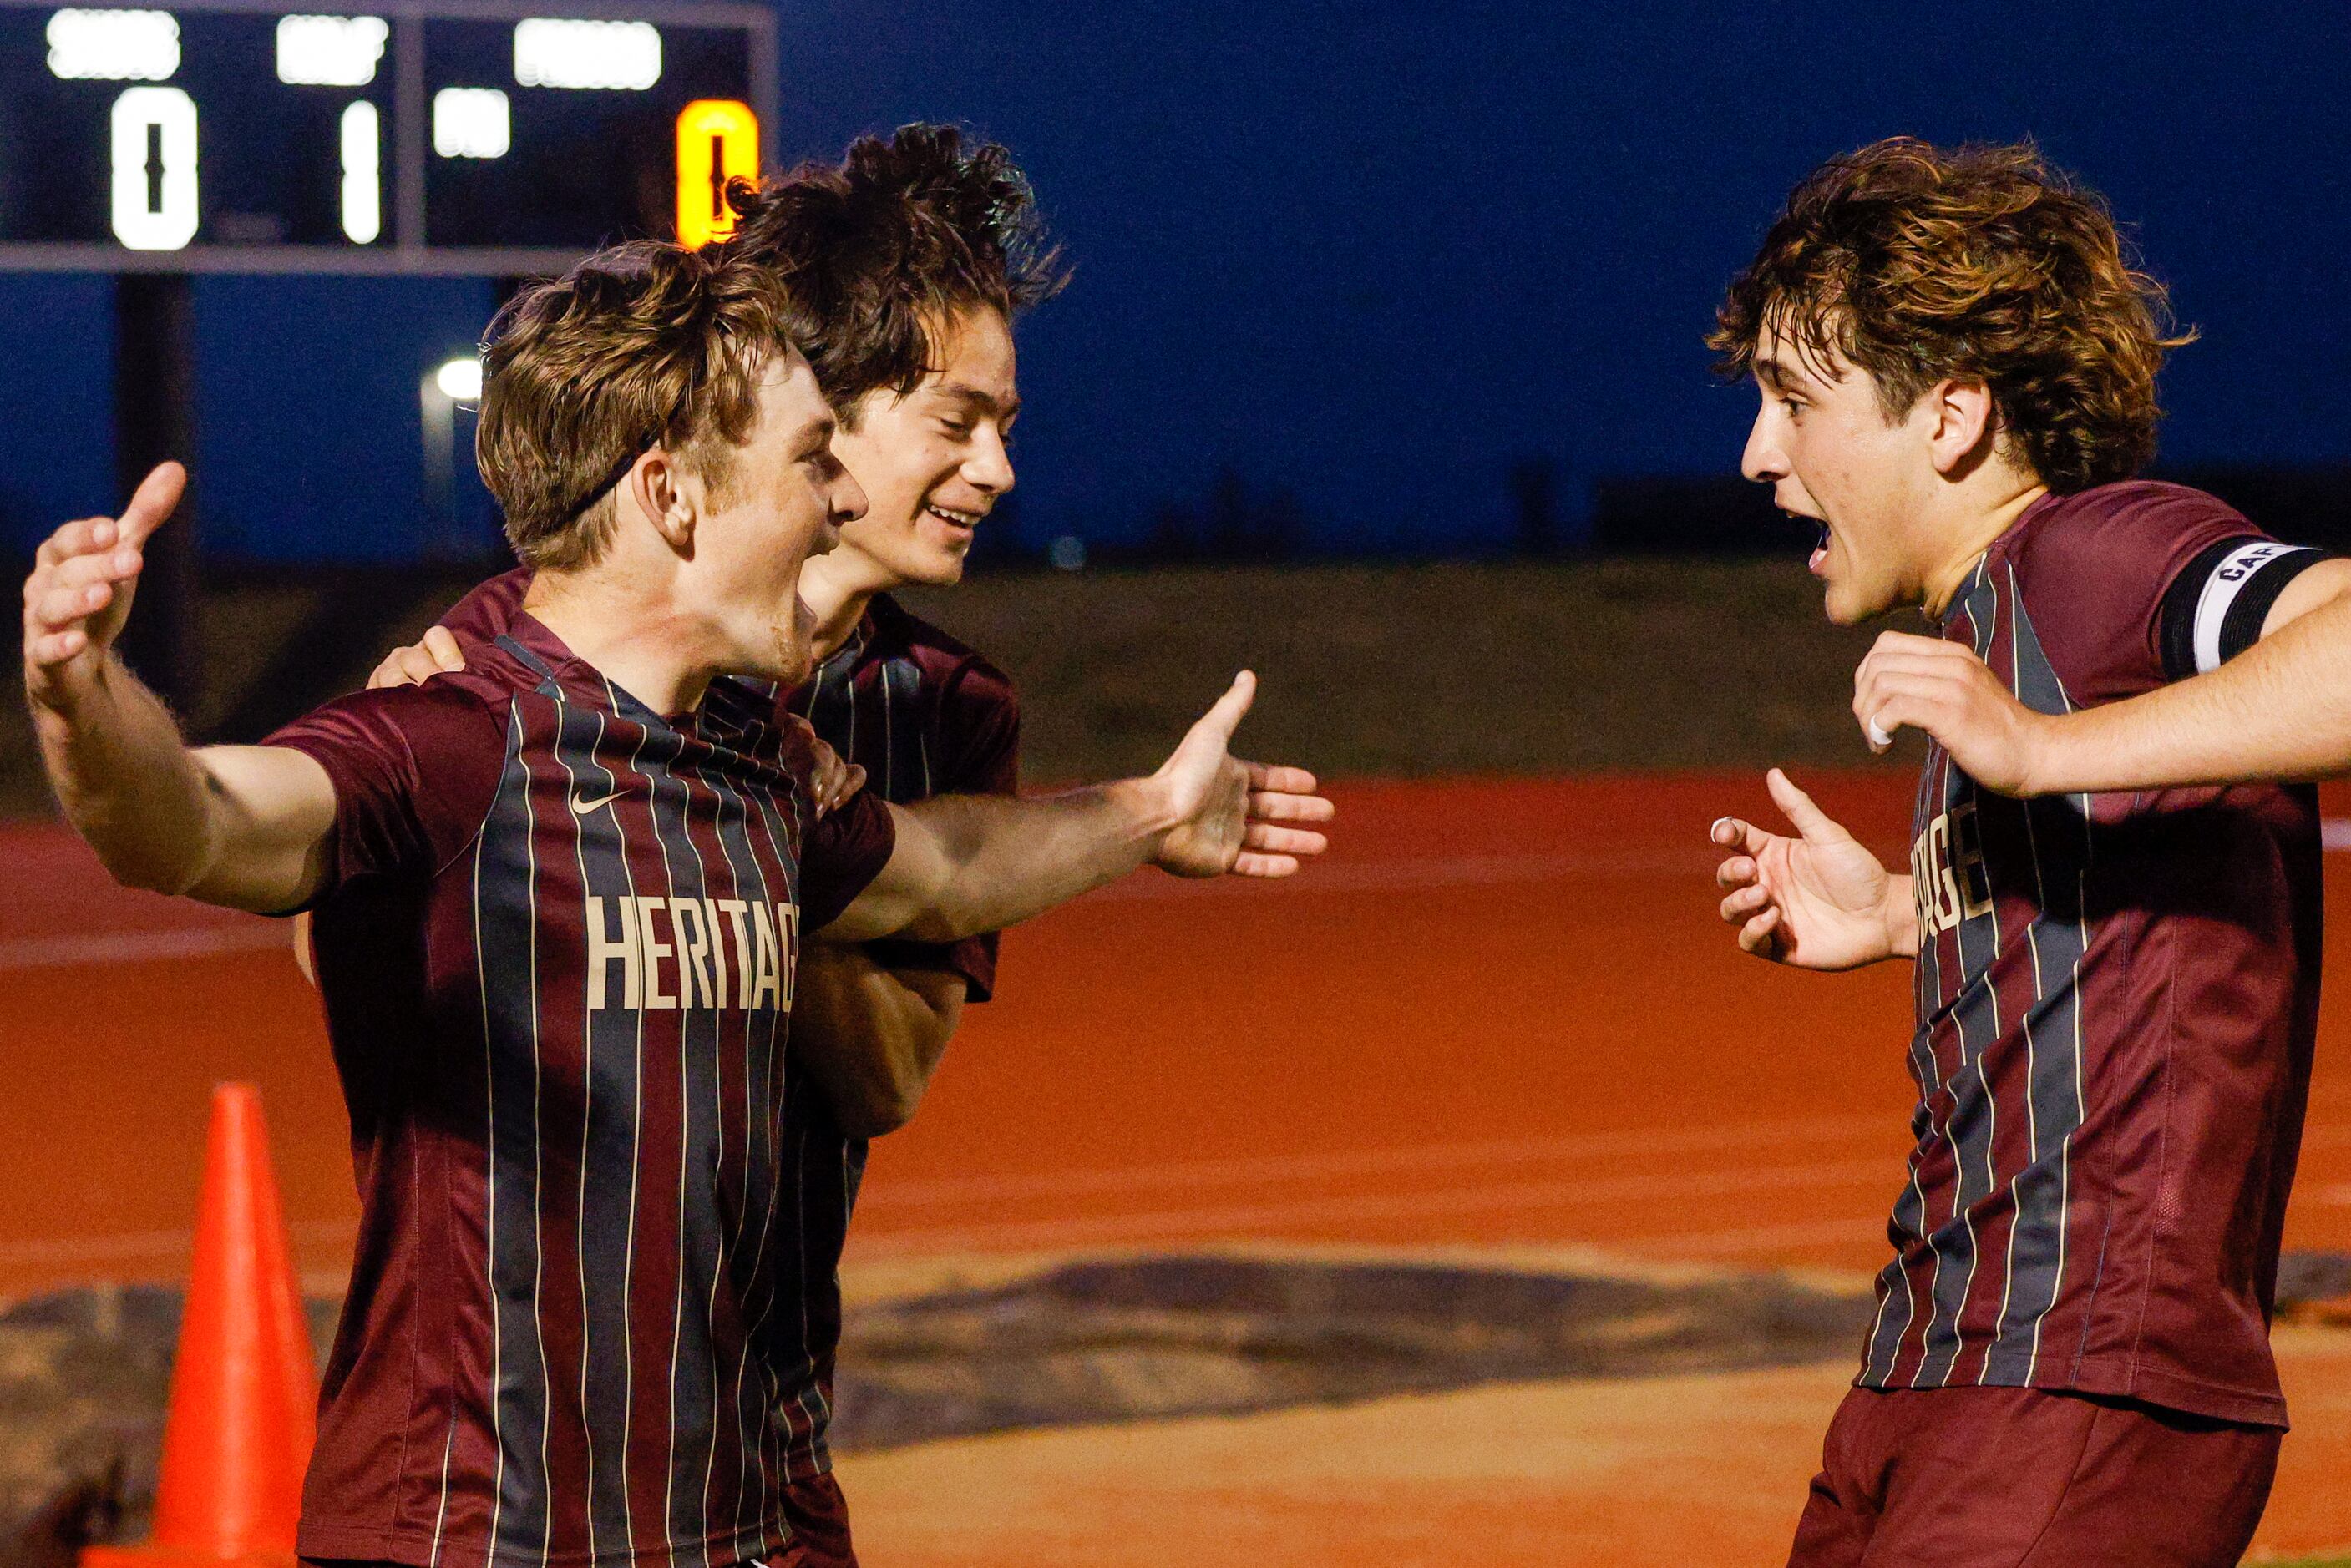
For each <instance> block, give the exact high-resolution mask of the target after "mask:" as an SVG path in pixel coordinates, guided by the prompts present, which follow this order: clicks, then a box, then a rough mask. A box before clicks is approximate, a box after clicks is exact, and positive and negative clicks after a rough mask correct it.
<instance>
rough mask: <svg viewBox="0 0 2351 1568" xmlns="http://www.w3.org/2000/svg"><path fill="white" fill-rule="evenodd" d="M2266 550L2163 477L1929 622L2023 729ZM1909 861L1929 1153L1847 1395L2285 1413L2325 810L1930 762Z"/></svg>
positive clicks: (1919, 1116) (2289, 794)
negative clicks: (2290, 1227)
mask: <svg viewBox="0 0 2351 1568" xmlns="http://www.w3.org/2000/svg"><path fill="white" fill-rule="evenodd" d="M2254 545H2263V546H2265V548H2251V549H2249V548H2245V546H2254ZM2222 546H2231V547H2227V548H2223V547H2222ZM2277 548H2278V547H2277V546H2275V545H2268V544H2267V543H2266V542H2265V541H2263V540H2262V535H2261V534H2260V532H2259V531H2258V530H2256V529H2255V528H2253V527H2252V525H2251V524H2248V523H2247V522H2246V521H2245V519H2244V518H2243V517H2241V516H2240V515H2238V514H2236V513H2234V512H2232V511H2231V510H2230V509H2229V508H2228V507H2227V506H2225V505H2223V504H2220V502H2218V501H2216V500H2214V499H2213V498H2212V497H2210V496H2209V495H2204V494H2201V493H2199V492H2196V491H2193V490H2187V489H2183V488H2180V487H2179V486H2176V485H2168V484H2157V483H2137V482H2135V483H2121V484H2110V485H2105V486H2101V487H2099V488H2096V489H2094V490H2089V491H2085V492H2083V493H2079V494H2074V495H2066V496H2044V497H2043V498H2042V499H2040V500H2038V501H2036V502H2035V503H2033V504H2032V506H2031V507H2030V508H2028V509H2027V510H2026V512H2025V513H2024V514H2023V515H2022V517H2020V518H2019V519H2018V520H2017V522H2016V524H2015V525H2014V526H2012V527H2011V529H2010V530H2009V531H2008V532H2007V533H2005V534H2003V535H2001V537H2000V538H1999V540H1997V541H1996V542H1995V543H1994V544H1993V545H1991V548H1990V550H1989V551H1988V552H1987V553H1986V554H1985V556H1983V558H1982V560H1981V561H1980V563H1979V564H1978V565H1977V566H1976V568H1975V570H1974V572H1973V573H1972V574H1971V576H1970V577H1969V579H1968V581H1967V583H1966V585H1965V586H1964V587H1963V588H1962V590H1961V591H1960V593H1959V597H1958V598H1957V599H1956V600H1955V601H1954V602H1953V604H1952V605H1951V607H1950V608H1949V611H1948V613H1947V614H1946V615H1945V617H1944V618H1943V627H1942V631H1943V636H1944V637H1945V638H1946V639H1950V640H1954V641H1960V642H1965V643H1967V644H1969V645H1970V647H1972V648H1973V649H1975V651H1976V652H1977V653H1978V654H1980V656H1981V657H1982V658H1983V659H1985V660H1986V662H1987V663H1989V664H1990V666H1991V669H1992V670H1993V671H1994V672H1995V673H1996V674H1997V675H1998V676H1999V677H2000V678H2001V680H2004V681H2006V682H2007V683H2008V685H2009V687H2010V689H2011V691H2014V692H2015V694H2016V695H2017V697H2018V698H2019V699H2020V700H2021V701H2022V702H2024V703H2025V704H2026V705H2027V706H2028V707H2031V708H2032V709H2035V710H2037V711H2041V712H2044V713H2063V712H2067V711H2072V710H2074V709H2076V708H2084V707H2090V706H2095V704H2098V703H2102V702H2112V701H2119V700H2121V699H2123V698H2126V697H2130V696H2133V695H2136V694H2137V693H2139V692H2142V691H2148V690H2150V689H2152V688H2154V687H2156V686H2158V685H2159V684H2161V683H2162V682H2163V681H2164V680H2166V679H2167V677H2168V675H2177V674H2179V673H2182V672H2183V671H2181V670H2179V669H2178V668H2177V667H2176V666H2174V667H2172V668H2170V669H2169V670H2168V669H2167V660H2166V659H2165V654H2164V650H2165V648H2166V646H2167V644H2172V645H2196V644H2199V643H2200V644H2202V645H2205V646H2206V647H2207V649H2208V651H2209V649H2210V646H2211V645H2212V643H2213V640H2214V635H2215V634H2213V631H2212V628H2197V627H2194V626H2185V627H2183V626H2181V625H2178V624H2167V609H2166V606H2167V605H2168V606H2169V607H2171V611H2170V613H2171V614H2172V615H2173V616H2174V617H2175V618H2176V617H2177V616H2178V615H2186V616H2189V617H2190V618H2194V617H2196V616H2199V614H2200V615H2204V616H2206V617H2208V618H2209V617H2210V616H2211V615H2212V614H2214V613H2217V607H2224V606H2225V605H2226V603H2227V601H2228V600H2229V599H2230V597H2231V590H2232V588H2233V585H2234V583H2235V582H2236V580H2237V577H2236V576H2227V574H2231V573H2237V572H2238V571H2239V568H2238V567H2237V566H2232V565H2231V563H2232V562H2236V563H2241V562H2243V561H2245V560H2249V559H2258V558H2261V557H2262V556H2265V555H2269V554H2273V553H2275V552H2276V550H2277ZM2206 574H2213V576H2212V577H2211V579H2210V581H2204V580H2197V581H2191V580H2188V579H2189V578H2199V579H2201V578H2203V577H2204V576H2205V575H2206ZM2240 575H2241V574H2240ZM2199 604H2200V605H2201V609H2199ZM2189 668H2190V669H2191V670H2192V669H2193V668H2194V666H2192V665H2191V666H2190V667H2189ZM1911 869H1912V871H1913V873H1914V875H1915V877H1916V878H1917V884H1916V890H1917V918H1918V930H1919V938H1920V940H1919V950H1918V959H1917V1004H1918V1022H1917V1032H1916V1033H1915V1034H1914V1036H1913V1037H1912V1041H1911V1046H1910V1067H1911V1072H1912V1075H1914V1076H1915V1077H1916V1078H1917V1083H1918V1088H1919V1092H1920V1095H1921V1098H1920V1100H1919V1103H1918V1106H1917V1110H1916V1111H1915V1112H1914V1114H1913V1116H1912V1118H1911V1127H1912V1131H1913V1133H1914V1135H1915V1136H1916V1137H1917V1148H1916V1149H1915V1150H1914V1151H1913V1153H1912V1155H1911V1157H1910V1162H1909V1164H1910V1179H1909V1182H1908V1184H1907V1187H1906V1189H1904V1191H1903V1192H1902V1194H1901V1196H1900V1198H1899V1199H1898V1200H1897V1201H1896V1204H1895V1209H1894V1216H1893V1221H1892V1224H1891V1226H1890V1227H1889V1237H1890V1240H1891V1241H1892V1242H1893V1245H1894V1248H1895V1251H1896V1256H1895V1258H1894V1260H1893V1262H1890V1263H1888V1264H1887V1265H1886V1269H1885V1271H1884V1272H1883V1273H1882V1274H1881V1275H1880V1276H1879V1279H1878V1284H1877V1297H1878V1303H1877V1313H1876V1319H1875V1321H1874V1323H1873V1324H1872V1325H1871V1328H1870V1331H1869V1335H1868V1340H1867V1345H1866V1349H1865V1366H1864V1367H1863V1369H1862V1372H1861V1376H1860V1378H1859V1382H1860V1383H1861V1384H1862V1385H1863V1386H1869V1387H1879V1388H1886V1387H1893V1388H1910V1387H1933V1386H1950V1385H1958V1384H1970V1383H1974V1384H1993V1385H2000V1386H2028V1387H2040V1388H2070V1389H2078V1390H2081V1391H2084V1392H2087V1393H2094V1394H2102V1395H2113V1396H2120V1397H2132V1398H2137V1399H2140V1400H2144V1401H2147V1402H2148V1403H2152V1404H2156V1405H2160V1406H2165V1407H2172V1408H2176V1409H2180V1410H2186V1411H2190V1412H2194V1413H2197V1414H2199V1415H2204V1416H2209V1417H2218V1418H2221V1419H2228V1420H2236V1421H2248V1422H2259V1423H2267V1424H2273V1425H2280V1426H2282V1425H2283V1424H2284V1420H2285V1403H2284V1400H2283V1397H2281V1395H2280V1393H2279V1389H2278V1381H2277V1373H2276V1368H2275V1366H2273V1362H2272V1360H2271V1356H2270V1348H2269V1320H2270V1313H2271V1305H2272V1300H2273V1290H2274V1285H2275V1280H2276V1273H2277V1261H2278V1245H2279V1236H2280V1230H2281V1226H2282V1224H2283V1219H2284V1214H2285V1204H2286V1194H2287V1190H2288V1189H2289V1187H2290V1186H2291V1185H2292V1182H2293V1179H2294V1160H2295V1157H2296V1154H2297V1152H2298V1150H2299V1147H2300V1143H2301V1136H2302V1120H2303V1111H2304V1102H2305V1099H2306V1097H2307V1092H2308V1087H2309V1080H2310V1063H2311V1047H2312V1042H2313V1039H2314V1034H2315V1033H2316V1025H2317V997H2318V971H2319V935H2320V921H2321V908H2320V873H2319V833H2318V817H2317V807H2316V801H2315V797H2314V794H2313V792H2312V791H2310V790H2309V789H2307V788H2301V787H2291V788H2289V787H2281V786H2273V785H2257V786H2255V785H2247V786H2236V787H2231V788H2221V789H2181V790H2162V791H2152V792H2141V793H2137V794H2092V795H2082V794H2074V795H2062V796H2052V797H2048V798H2044V799H2041V800H2034V801H2030V802H2021V801H2015V800H2010V799H2007V798H2004V797H2002V796H2000V795H1996V794H1991V792H1989V791H1986V790H1983V789H1980V788H1979V787H1978V786H1977V784H1975V782H1974V781H1973V780H1971V779H1970V778H1969V777H1968V775H1967V774H1965V773H1963V772H1961V771H1960V770H1959V768H1958V767H1956V766H1954V765H1953V763H1952V761H1951V758H1950V757H1949V754H1948V753H1945V752H1944V751H1943V750H1942V749H1941V748H1940V747H1930V749H1929V751H1928V759H1927V765H1926V770H1925V773H1924V775H1923V777H1922V778H1921V780H1920V784H1919V791H1918V800H1917V818H1916V837H1915V841H1914V844H1913V846H1912V850H1911Z"/></svg>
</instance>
